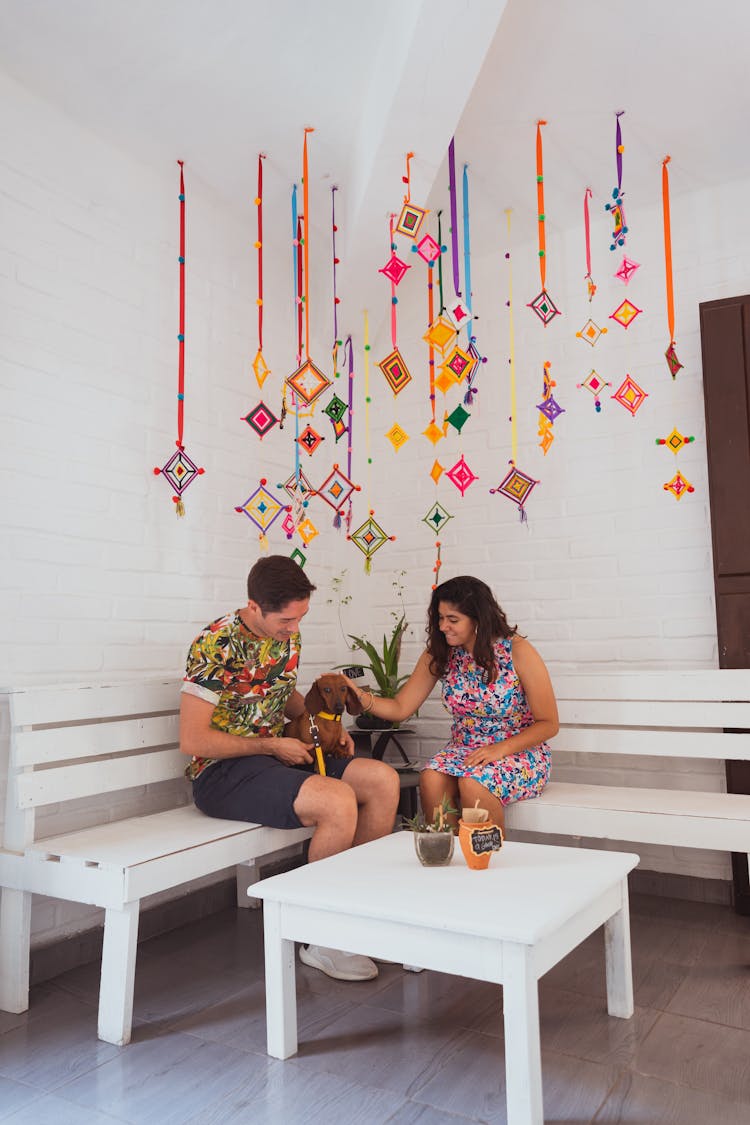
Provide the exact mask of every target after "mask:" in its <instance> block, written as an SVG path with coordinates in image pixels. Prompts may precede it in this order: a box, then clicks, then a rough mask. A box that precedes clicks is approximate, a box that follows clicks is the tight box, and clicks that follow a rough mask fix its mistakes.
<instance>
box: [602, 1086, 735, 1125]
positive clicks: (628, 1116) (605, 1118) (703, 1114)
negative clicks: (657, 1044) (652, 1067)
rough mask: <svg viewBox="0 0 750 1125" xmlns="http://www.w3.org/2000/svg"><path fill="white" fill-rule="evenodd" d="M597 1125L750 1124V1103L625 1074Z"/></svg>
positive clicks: (611, 1095)
mask: <svg viewBox="0 0 750 1125" xmlns="http://www.w3.org/2000/svg"><path fill="white" fill-rule="evenodd" d="M594 1120H595V1121H596V1125H606V1122H631V1123H632V1125H644V1123H645V1122H654V1123H657V1122H658V1125H716V1123H717V1122H721V1125H747V1122H748V1121H750V1103H748V1102H742V1103H740V1102H736V1101H732V1100H729V1099H728V1098H722V1097H720V1096H719V1095H718V1094H715V1093H711V1094H708V1093H704V1092H703V1091H701V1090H692V1089H689V1088H688V1087H686V1086H676V1085H675V1084H674V1083H672V1082H664V1081H662V1080H661V1079H659V1078H646V1077H645V1076H644V1075H642V1074H632V1073H627V1074H624V1075H623V1076H622V1077H621V1079H620V1081H619V1082H618V1083H617V1085H616V1086H615V1088H614V1090H612V1092H611V1093H610V1095H609V1097H608V1098H607V1100H606V1102H605V1103H604V1105H603V1107H602V1108H601V1109H600V1110H599V1113H598V1114H597V1115H596V1117H595V1118H594Z"/></svg>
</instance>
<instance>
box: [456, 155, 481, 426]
mask: <svg viewBox="0 0 750 1125" xmlns="http://www.w3.org/2000/svg"><path fill="white" fill-rule="evenodd" d="M462 191H463V220H464V288H465V290H466V308H467V311H468V314H469V315H468V318H467V321H466V336H467V338H468V341H469V343H468V348H467V354H468V355H469V356H470V357H471V369H470V371H469V374H468V376H467V379H466V392H465V394H464V403H465V405H466V406H471V404H472V402H473V401H474V395H475V394H476V393H477V388H476V387H475V386H474V384H475V382H476V379H477V375H478V374H479V370H480V366H481V364H483V363H486V362H487V360H486V357H485V356H482V355H480V353H479V349H478V348H477V338H476V335H474V333H473V332H472V329H473V327H474V313H473V309H472V293H471V224H470V222H469V165H468V164H464V171H463V183H462ZM477 319H478V318H477Z"/></svg>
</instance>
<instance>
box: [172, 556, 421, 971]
mask: <svg viewBox="0 0 750 1125" xmlns="http://www.w3.org/2000/svg"><path fill="white" fill-rule="evenodd" d="M314 590H315V587H314V586H313V585H312V583H311V582H310V581H309V580H308V578H307V577H306V575H305V573H304V571H303V570H302V568H301V567H299V566H298V565H297V563H295V562H294V561H293V560H292V559H289V558H286V557H285V556H284V555H271V556H268V557H266V558H262V559H259V560H258V562H256V564H255V565H254V566H253V568H252V570H251V571H250V573H249V575H248V578H247V598H248V600H247V605H246V606H245V607H244V608H243V609H239V610H237V611H236V612H235V613H229V614H227V615H226V616H224V617H220V618H219V619H218V620H217V621H214V622H212V624H210V625H208V626H206V628H205V629H204V630H203V631H202V632H201V633H200V634H199V635H198V637H196V639H195V640H194V641H193V644H192V645H191V647H190V651H189V653H188V659H187V670H186V674H185V681H184V683H183V685H182V693H183V694H182V704H181V708H180V750H181V751H182V753H183V754H187V755H188V756H189V757H190V759H191V761H190V765H189V766H188V768H187V770H186V773H187V776H188V777H189V778H190V779H191V781H192V782H193V798H194V800H195V803H196V805H197V807H198V808H199V809H200V810H201V811H202V812H204V813H206V814H207V815H208V816H216V817H224V818H226V819H228V820H247V821H250V822H252V823H257V824H266V825H269V826H270V827H273V828H299V827H300V825H304V826H306V827H311V828H314V833H313V836H312V839H311V840H310V851H309V860H310V862H313V861H314V860H317V859H323V858H325V857H326V856H329V855H336V853H337V852H341V851H345V850H346V849H347V848H351V847H354V846H356V845H357V844H364V843H366V842H367V841H368V840H377V839H379V838H380V837H381V836H386V835H387V834H388V833H389V832H390V831H391V830H392V828H393V822H394V818H395V815H396V806H397V804H398V799H399V781H398V775H397V774H396V772H395V770H393V769H391V767H390V766H388V765H386V764H385V763H383V762H377V761H373V760H371V759H365V758H354V757H353V756H352V755H353V753H354V744H353V742H352V739H351V736H350V735H349V733H348V732H347V731H346V730H344V729H343V728H342V735H341V742H342V745H343V746H344V748H345V749H346V752H347V754H348V755H349V756H348V757H345V758H333V757H327V758H326V771H327V776H326V777H321V776H319V775H318V774H315V773H314V772H313V768H314V767H313V756H312V753H311V751H312V749H313V744H312V742H301V741H300V740H299V739H297V738H285V737H284V736H283V729H284V720H285V718H287V719H292V718H295V717H296V716H298V715H300V714H301V712H302V711H303V710H304V701H303V699H302V696H301V695H300V693H299V692H298V691H297V690H296V682H297V667H298V664H299V654H300V647H301V640H300V633H299V627H300V622H301V620H302V618H303V617H304V616H305V614H306V613H307V611H308V609H309V606H310V595H311V594H312V593H313V591H314ZM300 959H301V960H302V961H303V962H304V963H305V964H306V965H312V966H313V967H314V968H317V969H321V970H322V971H323V972H324V973H327V974H328V975H329V976H332V977H335V978H336V979H338V980H369V979H370V978H371V977H374V976H377V973H378V970H377V966H376V965H375V964H374V963H373V962H372V961H371V960H370V959H369V958H368V957H361V956H358V955H353V954H347V953H342V952H341V951H339V950H333V949H325V948H323V947H321V946H308V947H307V948H305V947H304V946H302V947H301V948H300Z"/></svg>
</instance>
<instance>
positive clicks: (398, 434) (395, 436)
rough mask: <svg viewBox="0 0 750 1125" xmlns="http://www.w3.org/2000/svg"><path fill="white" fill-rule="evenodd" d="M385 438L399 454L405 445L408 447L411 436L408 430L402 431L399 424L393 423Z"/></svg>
mask: <svg viewBox="0 0 750 1125" xmlns="http://www.w3.org/2000/svg"><path fill="white" fill-rule="evenodd" d="M385 436H386V437H387V438H388V441H389V442H390V443H391V445H392V446H393V448H394V449H395V450H396V452H397V453H398V451H399V449H401V447H402V446H403V445H406V443H407V441H408V440H409V435H408V434H407V432H406V430H402V429H401V427H400V426H399V424H398V422H394V423H393V425H392V426H391V428H390V430H388V432H387V434H386V435H385Z"/></svg>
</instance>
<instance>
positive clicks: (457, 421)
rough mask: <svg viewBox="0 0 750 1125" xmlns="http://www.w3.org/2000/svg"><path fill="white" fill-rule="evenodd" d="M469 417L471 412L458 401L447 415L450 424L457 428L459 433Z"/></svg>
mask: <svg viewBox="0 0 750 1125" xmlns="http://www.w3.org/2000/svg"><path fill="white" fill-rule="evenodd" d="M469 418H471V414H470V413H469V411H468V410H464V408H463V406H462V405H461V403H460V402H459V404H458V406H456V407H455V408H454V409H453V410H452V411H451V412H450V414H449V415H448V421H449V422H450V424H451V426H453V428H454V429H455V430H458V432H459V433H461V430H462V429H463V427H464V426H465V425H466V423H467V422H468V420H469Z"/></svg>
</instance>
